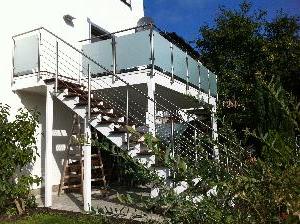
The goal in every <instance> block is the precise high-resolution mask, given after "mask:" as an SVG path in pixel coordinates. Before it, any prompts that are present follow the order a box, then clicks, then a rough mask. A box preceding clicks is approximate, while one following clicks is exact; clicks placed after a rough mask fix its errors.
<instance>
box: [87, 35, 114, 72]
mask: <svg viewBox="0 0 300 224" xmlns="http://www.w3.org/2000/svg"><path fill="white" fill-rule="evenodd" d="M82 50H83V53H85V54H86V55H87V56H89V57H90V58H92V59H93V60H95V61H96V62H97V63H99V64H100V65H102V66H103V67H104V68H105V69H107V70H109V71H112V61H113V60H112V40H111V39H108V40H102V41H98V42H95V43H91V44H87V45H84V46H83V47H82ZM88 63H89V64H90V71H91V74H98V75H103V74H106V73H107V72H106V71H105V70H104V69H103V68H101V67H99V66H98V65H96V64H95V63H93V62H91V61H90V60H88V59H87V58H86V57H83V62H82V66H83V71H84V74H86V71H87V67H88V66H87V65H88Z"/></svg>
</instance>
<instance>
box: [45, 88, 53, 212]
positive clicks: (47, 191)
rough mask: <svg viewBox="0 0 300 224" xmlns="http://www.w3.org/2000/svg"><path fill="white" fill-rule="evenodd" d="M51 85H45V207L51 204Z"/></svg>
mask: <svg viewBox="0 0 300 224" xmlns="http://www.w3.org/2000/svg"><path fill="white" fill-rule="evenodd" d="M52 91H53V86H47V93H46V131H45V136H46V149H45V207H51V206H52V173H53V167H52V162H53V161H54V160H53V152H52V130H53V96H52V94H51V92H52Z"/></svg>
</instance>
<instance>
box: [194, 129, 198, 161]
mask: <svg viewBox="0 0 300 224" xmlns="http://www.w3.org/2000/svg"><path fill="white" fill-rule="evenodd" d="M194 144H195V161H196V162H197V161H198V152H197V130H196V129H194Z"/></svg>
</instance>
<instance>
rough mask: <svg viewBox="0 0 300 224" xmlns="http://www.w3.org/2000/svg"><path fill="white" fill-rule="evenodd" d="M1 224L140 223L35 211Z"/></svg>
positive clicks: (94, 216) (97, 216) (79, 214)
mask: <svg viewBox="0 0 300 224" xmlns="http://www.w3.org/2000/svg"><path fill="white" fill-rule="evenodd" d="M0 222H1V224H12V223H16V224H48V223H49V224H61V223H62V224H75V223H76V224H78V223H83V224H85V223H87V224H94V223H95V224H96V223H97V224H111V223H118V224H136V223H140V222H136V221H132V220H124V219H116V218H104V217H102V216H100V215H86V214H81V213H73V212H65V211H58V210H50V209H49V210H36V211H32V212H29V214H28V215H25V216H19V217H17V216H15V217H12V218H11V219H6V220H5V221H4V220H2V221H0Z"/></svg>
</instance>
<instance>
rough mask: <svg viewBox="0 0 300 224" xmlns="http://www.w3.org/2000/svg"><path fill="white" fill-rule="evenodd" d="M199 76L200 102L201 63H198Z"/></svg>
mask: <svg viewBox="0 0 300 224" xmlns="http://www.w3.org/2000/svg"><path fill="white" fill-rule="evenodd" d="M197 67H198V75H199V77H198V82H199V83H198V88H199V90H198V98H199V100H200V94H201V63H200V62H199V61H198V66H197Z"/></svg>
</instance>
